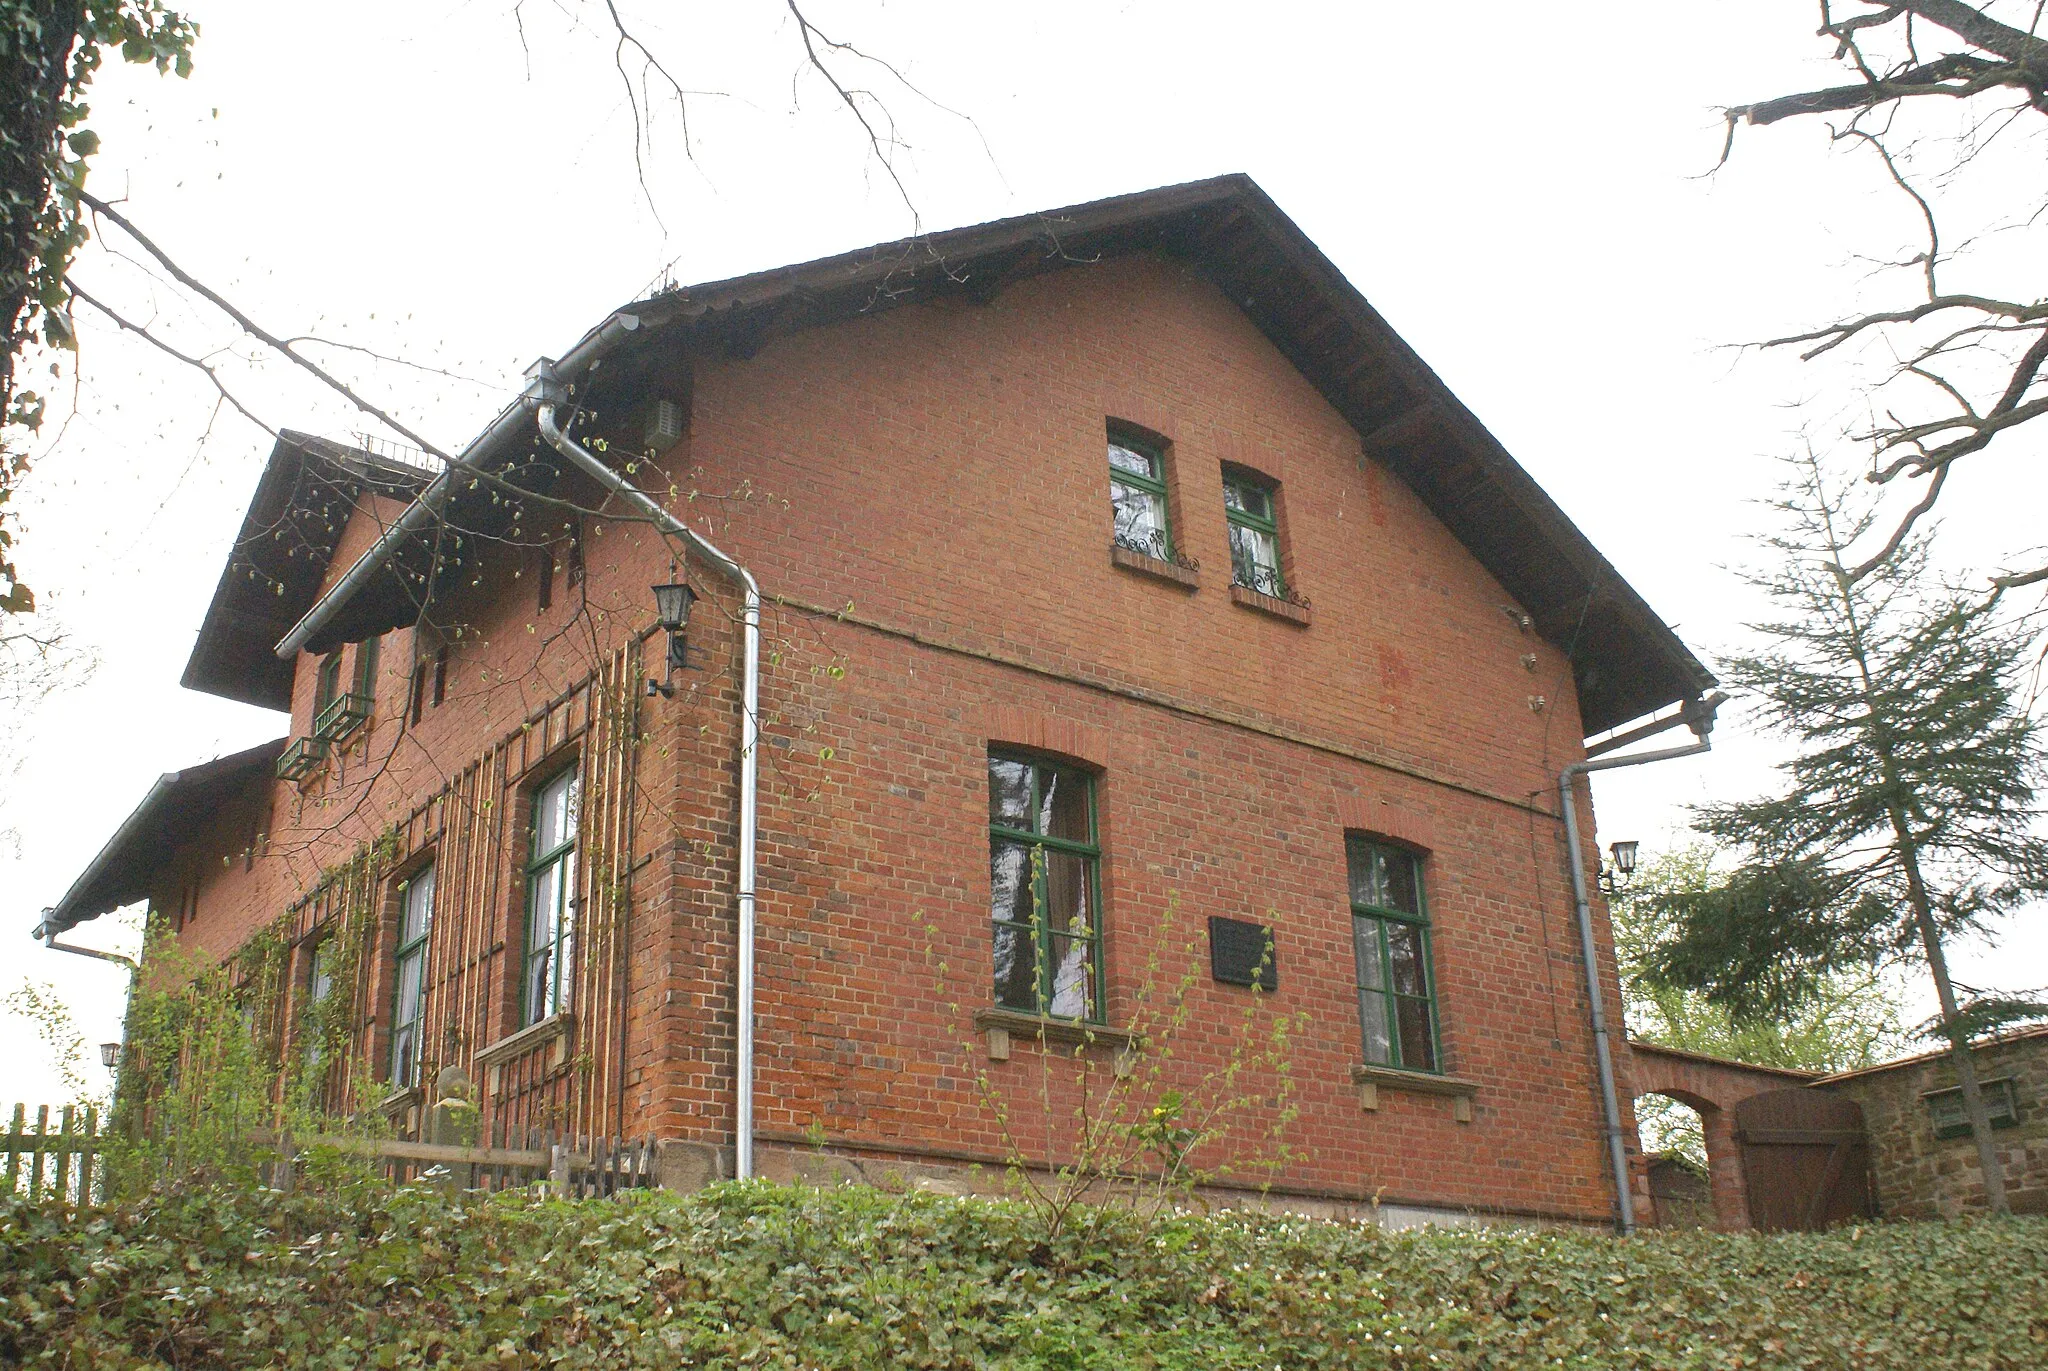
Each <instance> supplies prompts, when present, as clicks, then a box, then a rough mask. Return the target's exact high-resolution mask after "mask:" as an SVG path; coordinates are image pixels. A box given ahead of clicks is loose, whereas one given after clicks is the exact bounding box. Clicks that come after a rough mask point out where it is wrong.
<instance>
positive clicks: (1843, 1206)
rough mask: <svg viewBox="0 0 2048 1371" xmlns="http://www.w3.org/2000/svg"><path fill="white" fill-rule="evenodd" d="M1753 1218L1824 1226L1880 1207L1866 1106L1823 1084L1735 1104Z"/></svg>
mask: <svg viewBox="0 0 2048 1371" xmlns="http://www.w3.org/2000/svg"><path fill="white" fill-rule="evenodd" d="M1735 1139H1736V1142H1737V1143H1738V1144H1739V1145H1740V1146H1741V1149H1742V1176H1743V1183H1744V1185H1745V1187H1746V1188H1747V1190H1748V1192H1749V1221H1750V1224H1751V1225H1752V1226H1753V1227H1756V1228H1760V1229H1763V1230H1766V1231H1770V1230H1784V1229H1799V1230H1805V1231H1817V1230H1819V1229H1823V1228H1827V1227H1829V1226H1831V1225H1833V1224H1838V1223H1844V1222H1847V1221H1848V1220H1851V1219H1860V1218H1866V1217H1869V1216H1870V1215H1871V1214H1873V1213H1874V1212H1875V1209H1874V1207H1873V1206H1872V1204H1871V1193H1870V1140H1869V1136H1868V1135H1867V1134H1866V1133H1865V1132H1864V1130H1863V1106H1862V1105H1859V1104H1857V1103H1856V1101H1854V1100H1848V1099H1843V1098H1842V1097H1841V1096H1840V1095H1830V1094H1827V1093H1825V1092H1823V1091H1819V1090H1771V1091H1766V1092H1765V1093H1763V1094H1761V1095H1752V1096H1750V1097H1749V1098H1748V1099H1746V1100H1744V1101H1742V1102H1741V1103H1740V1104H1738V1105H1736V1106H1735Z"/></svg>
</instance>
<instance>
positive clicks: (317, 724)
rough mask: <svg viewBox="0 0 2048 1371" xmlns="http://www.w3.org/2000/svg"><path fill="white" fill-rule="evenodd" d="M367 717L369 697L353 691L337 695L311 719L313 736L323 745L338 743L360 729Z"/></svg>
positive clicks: (368, 714) (368, 713)
mask: <svg viewBox="0 0 2048 1371" xmlns="http://www.w3.org/2000/svg"><path fill="white" fill-rule="evenodd" d="M369 717H370V697H369V696H367V695H358V694H356V693H355V692H354V691H350V692H349V693H348V694H346V695H337V696H335V697H334V698H333V699H332V700H329V701H328V702H327V705H326V707H325V708H324V709H322V710H321V711H320V712H319V713H318V714H317V715H315V716H314V717H313V736H314V737H315V738H318V739H319V740H320V741H321V742H323V743H338V742H340V741H341V740H342V739H344V738H346V737H348V735H349V734H351V733H353V732H355V731H356V730H357V729H359V728H361V727H362V726H363V724H364V723H365V722H366V721H367V720H368V719H369Z"/></svg>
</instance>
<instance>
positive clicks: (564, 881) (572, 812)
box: [519, 766, 582, 1028]
mask: <svg viewBox="0 0 2048 1371" xmlns="http://www.w3.org/2000/svg"><path fill="white" fill-rule="evenodd" d="M581 798H582V790H581V782H580V780H579V777H578V772H577V769H576V768H575V767H573V766H572V767H570V768H569V769H568V770H567V771H563V772H561V773H559V774H558V775H556V776H555V778H554V779H553V780H550V781H549V782H547V783H546V784H545V785H543V786H541V787H540V788H539V789H538V790H536V791H535V792H534V796H533V819H532V822H531V824H530V830H531V832H532V835H533V837H532V848H531V855H530V857H529V858H528V860H527V864H526V955H525V960H524V965H523V973H524V974H523V977H522V981H521V984H522V986H523V989H522V991H521V994H520V1019H519V1026H520V1027H522V1028H525V1027H528V1026H530V1025H532V1024H537V1023H539V1022H540V1021H541V1020H542V1019H546V1018H552V1017H553V1016H554V1015H556V1014H560V1013H562V1012H564V1011H566V1010H567V1009H568V1008H569V1007H570V1006H569V1001H570V998H571V996H572V992H573V990H574V987H575V976H576V930H575V916H576V895H575V889H576V819H577V812H578V809H579V808H580V802H581Z"/></svg>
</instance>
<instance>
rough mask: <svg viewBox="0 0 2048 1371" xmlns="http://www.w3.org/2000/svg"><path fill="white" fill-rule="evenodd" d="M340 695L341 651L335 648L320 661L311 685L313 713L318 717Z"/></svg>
mask: <svg viewBox="0 0 2048 1371" xmlns="http://www.w3.org/2000/svg"><path fill="white" fill-rule="evenodd" d="M340 694H341V649H340V648H336V649H335V650H334V651H332V652H330V653H328V654H327V655H326V656H325V657H322V658H321V659H320V666H319V674H318V675H317V676H315V677H314V683H313V713H314V714H315V715H318V714H319V713H320V712H321V711H322V710H324V709H326V708H327V706H329V705H331V704H333V703H334V701H335V699H336V698H337V697H338V696H340Z"/></svg>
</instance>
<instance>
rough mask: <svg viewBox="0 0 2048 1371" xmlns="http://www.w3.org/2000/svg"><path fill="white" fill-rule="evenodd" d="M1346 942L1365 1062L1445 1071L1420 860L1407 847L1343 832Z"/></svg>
mask: <svg viewBox="0 0 2048 1371" xmlns="http://www.w3.org/2000/svg"><path fill="white" fill-rule="evenodd" d="M1344 858H1345V865H1346V867H1347V868H1348V875H1349V883H1350V896H1351V946H1352V956H1353V958H1354V960H1355V962H1356V965H1357V968H1358V1033H1359V1039H1360V1045H1361V1047H1362V1049H1363V1051H1364V1053H1365V1060H1366V1061H1367V1062H1369V1063H1371V1064H1373V1065H1375V1066H1391V1067H1396V1068H1398V1069H1400V1070H1403V1071H1425V1072H1430V1073H1432V1074H1438V1073H1441V1072H1442V1071H1443V1051H1442V1048H1441V1046H1440V1044H1441V1042H1442V1038H1441V1035H1440V1033H1439V1029H1438V1024H1437V1005H1436V969H1435V967H1434V965H1433V964H1432V959H1431V955H1430V945H1429V944H1430V936H1429V933H1430V930H1429V904H1428V900H1427V897H1426V896H1425V895H1424V892H1423V882H1422V859H1421V857H1419V856H1417V855H1416V854H1415V853H1414V852H1411V851H1410V850H1409V849H1407V848H1405V847H1399V846H1396V845H1395V844H1393V843H1389V842H1384V841H1381V840H1379V839H1375V838H1371V837H1367V836H1365V835H1363V834H1357V833H1347V834H1345V835H1344Z"/></svg>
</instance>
